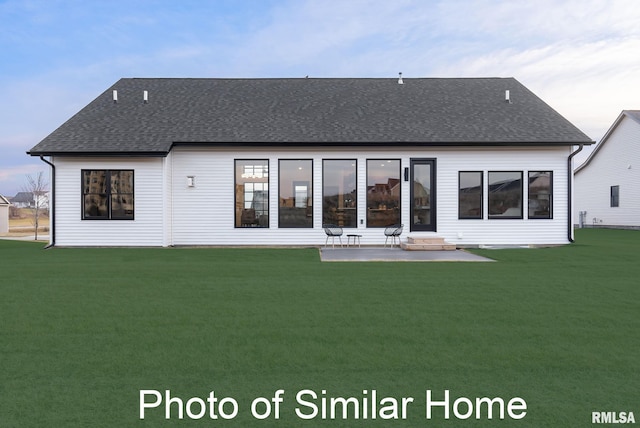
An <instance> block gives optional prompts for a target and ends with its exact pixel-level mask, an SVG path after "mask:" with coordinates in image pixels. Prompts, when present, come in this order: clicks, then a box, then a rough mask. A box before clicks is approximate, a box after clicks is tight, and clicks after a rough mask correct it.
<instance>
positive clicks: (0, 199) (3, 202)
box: [0, 195, 11, 205]
mask: <svg viewBox="0 0 640 428" xmlns="http://www.w3.org/2000/svg"><path fill="white" fill-rule="evenodd" d="M0 205H11V203H10V202H9V200H8V199H7V198H5V197H4V196H2V195H0Z"/></svg>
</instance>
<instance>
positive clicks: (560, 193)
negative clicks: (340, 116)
mask: <svg viewBox="0 0 640 428" xmlns="http://www.w3.org/2000/svg"><path fill="white" fill-rule="evenodd" d="M570 152H571V151H570V148H569V147H561V148H538V149H536V148H528V149H509V148H494V149H472V148H469V149H465V148H455V149H417V148H405V149H402V148H400V149H398V150H394V151H390V150H382V149H381V150H373V149H368V150H366V152H365V151H364V150H358V149H335V150H331V149H325V150H323V152H322V153H319V152H317V151H313V150H311V149H297V150H296V149H286V150H285V149H280V150H278V149H269V150H259V149H255V150H243V151H233V150H223V149H195V148H176V149H174V150H173V152H172V154H171V155H170V159H169V160H168V161H167V162H168V163H169V164H170V175H171V179H170V180H169V181H170V183H169V184H168V186H170V188H171V189H172V193H171V196H170V197H169V200H168V201H167V206H168V207H170V211H171V212H170V218H171V219H172V222H171V226H170V229H167V230H169V232H168V233H169V234H170V238H169V239H168V243H169V244H172V245H321V244H324V242H325V238H326V236H325V234H324V232H323V230H322V227H321V226H322V206H321V200H322V160H323V159H357V161H358V205H359V211H358V213H359V217H358V218H359V219H362V220H363V224H360V221H359V224H358V228H357V230H355V229H345V235H346V234H347V233H351V232H353V233H358V234H360V235H362V244H363V245H381V244H383V243H384V235H383V233H382V230H381V229H380V228H369V229H367V228H366V224H365V223H366V220H365V206H366V160H367V159H376V158H378V159H380V158H389V159H401V171H402V170H404V168H405V167H406V168H408V167H409V165H410V160H411V159H412V158H433V159H436V162H437V164H436V171H437V231H436V232H418V233H416V232H410V231H409V223H410V221H409V206H410V200H409V191H410V189H409V185H408V183H407V182H404V181H403V182H402V200H401V206H402V222H403V223H404V224H405V232H404V233H403V235H402V238H403V239H405V238H406V237H407V236H409V235H411V236H434V235H435V236H441V237H444V238H445V239H447V240H448V241H450V242H452V243H455V244H458V245H483V244H486V245H497V244H511V245H521V244H533V245H536V244H538V245H543V244H565V243H567V242H568V237H567V234H568V221H569V219H568V212H569V207H568V206H567V202H568V198H567V191H568V187H567V157H568V156H569V154H570ZM235 159H268V160H269V169H270V171H269V172H270V178H269V180H270V181H269V194H270V198H269V203H270V208H269V209H270V215H269V217H270V225H269V228H235V227H234V160H235ZM279 159H313V168H314V169H313V171H314V179H313V186H314V188H313V193H314V207H313V216H314V227H313V229H279V228H278V196H277V195H278V168H277V167H278V160H279ZM514 170H515V171H523V174H524V177H525V183H526V182H527V180H526V177H527V173H528V171H541V170H544V171H552V172H553V219H550V220H540V219H532V220H528V219H526V211H527V210H526V204H527V202H526V201H527V189H526V186H525V189H524V195H523V204H524V205H525V206H524V212H525V219H522V220H513V219H501V220H495V219H494V220H488V219H487V218H486V217H487V216H486V211H487V192H486V188H487V176H486V172H487V171H514ZM459 171H484V172H485V180H484V186H485V192H484V198H485V204H484V210H485V215H484V217H485V218H484V219H483V220H459V219H458V172H459ZM187 176H195V186H194V187H187ZM401 177H402V173H401ZM136 193H137V191H136ZM168 227H169V226H168ZM343 238H344V240H345V241H346V236H345V237H343Z"/></svg>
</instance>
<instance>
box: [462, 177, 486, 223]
mask: <svg viewBox="0 0 640 428" xmlns="http://www.w3.org/2000/svg"><path fill="white" fill-rule="evenodd" d="M483 193H484V189H483V174H482V171H460V172H459V173H458V218H459V219H481V218H482V201H483Z"/></svg>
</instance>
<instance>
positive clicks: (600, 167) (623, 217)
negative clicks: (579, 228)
mask: <svg viewBox="0 0 640 428" xmlns="http://www.w3.org/2000/svg"><path fill="white" fill-rule="evenodd" d="M575 186H576V188H575V210H576V215H575V219H576V222H577V221H578V218H579V217H578V213H579V212H580V211H586V212H587V215H586V225H589V226H591V225H597V226H636V227H637V226H640V124H638V123H637V122H635V121H634V120H632V119H630V118H628V117H623V118H622V120H621V121H620V123H619V124H618V126H617V127H616V128H615V129H614V130H613V132H612V133H611V134H610V135H609V137H608V139H607V140H605V141H604V144H603V145H602V147H600V149H599V150H598V152H597V153H596V154H595V155H594V156H593V158H592V159H591V161H590V163H589V164H588V165H586V166H585V167H584V168H583V169H581V170H580V171H578V172H577V173H576V176H575ZM611 186H620V204H619V206H618V207H611V206H610V194H611V193H610V192H611Z"/></svg>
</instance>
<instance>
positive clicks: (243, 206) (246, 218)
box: [235, 159, 269, 227]
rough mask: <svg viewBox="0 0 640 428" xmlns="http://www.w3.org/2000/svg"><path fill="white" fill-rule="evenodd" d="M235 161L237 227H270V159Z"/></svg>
mask: <svg viewBox="0 0 640 428" xmlns="http://www.w3.org/2000/svg"><path fill="white" fill-rule="evenodd" d="M235 162H236V167H235V171H236V172H235V174H236V184H235V201H236V203H235V207H236V208H235V227H269V161H268V160H266V159H248V160H236V161H235Z"/></svg>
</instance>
